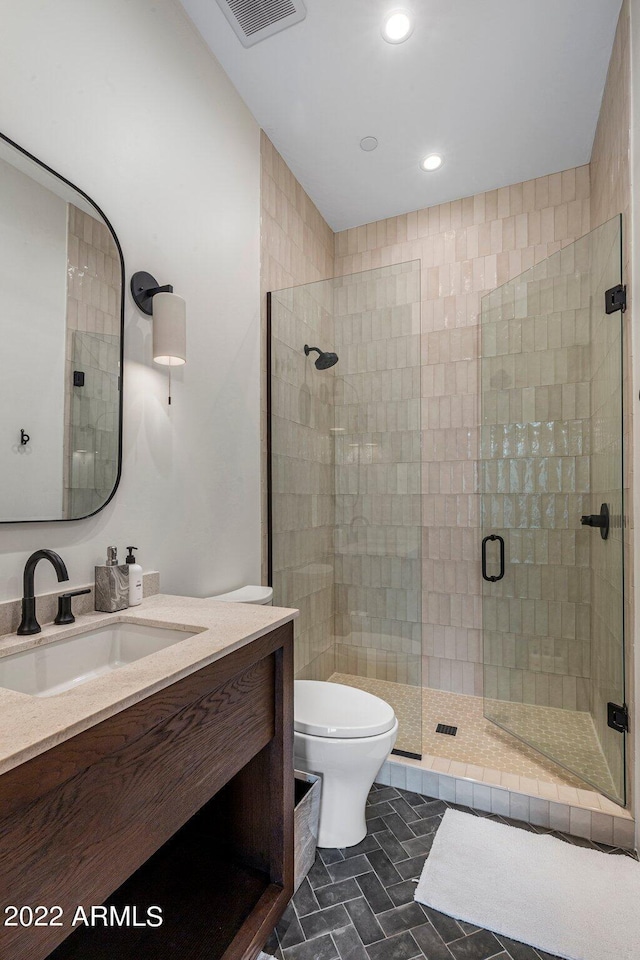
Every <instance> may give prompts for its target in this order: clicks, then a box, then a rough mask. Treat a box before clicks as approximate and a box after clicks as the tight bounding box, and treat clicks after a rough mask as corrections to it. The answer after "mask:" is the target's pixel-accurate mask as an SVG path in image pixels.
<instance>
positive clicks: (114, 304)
mask: <svg viewBox="0 0 640 960" xmlns="http://www.w3.org/2000/svg"><path fill="white" fill-rule="evenodd" d="M120 284H121V270H120V258H119V255H118V250H117V247H116V244H115V242H114V239H113V237H112V235H111V231H110V230H109V229H108V228H107V227H106V226H105V224H104V223H101V222H100V221H99V220H96V218H95V217H92V216H90V214H88V213H86V212H85V211H83V210H80V209H79V208H78V207H76V206H74V204H72V203H70V204H68V212H67V335H66V354H65V357H66V359H65V369H66V377H65V423H68V424H70V429H69V430H65V450H64V465H63V476H64V486H63V498H64V502H63V516H64V517H71V518H73V517H83V516H87V515H88V514H90V513H93V512H94V511H95V510H97V509H98V508H99V507H100V506H101V505H102V504H103V503H104V501H105V500H106V498H107V497H108V496H109V494H110V492H111V490H112V489H113V485H114V483H115V481H116V476H117V473H118V441H119V435H118V430H119V422H118V416H119V409H120V396H119V385H118V377H117V375H116V374H114V373H113V371H114V370H117V369H118V363H119V359H120ZM73 370H82V371H83V372H84V374H85V385H84V387H74V386H73V376H72V372H73ZM87 424H92V425H93V426H87Z"/></svg>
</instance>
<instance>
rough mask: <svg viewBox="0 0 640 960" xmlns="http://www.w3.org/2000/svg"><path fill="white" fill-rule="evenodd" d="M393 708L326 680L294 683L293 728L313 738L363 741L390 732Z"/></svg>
mask: <svg viewBox="0 0 640 960" xmlns="http://www.w3.org/2000/svg"><path fill="white" fill-rule="evenodd" d="M395 722H396V717H395V714H394V712H393V709H392V707H390V706H389V704H388V703H385V701H384V700H381V699H380V697H375V696H374V695H373V694H372V693H366V691H364V690H358V689H357V688H356V687H348V686H346V685H345V684H343V683H328V682H326V681H323V680H295V681H294V729H295V730H296V731H297V732H298V733H304V734H307V735H308V736H313V737H330V738H332V739H340V740H342V739H344V740H347V739H349V740H353V739H363V738H365V737H376V736H378V735H379V734H383V733H388V731H389V730H391V729H392V728H393V726H394V724H395Z"/></svg>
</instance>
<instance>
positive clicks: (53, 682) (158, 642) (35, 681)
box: [0, 623, 194, 697]
mask: <svg viewBox="0 0 640 960" xmlns="http://www.w3.org/2000/svg"><path fill="white" fill-rule="evenodd" d="M193 636H194V634H193V633H186V632H185V631H184V630H170V629H167V628H165V627H152V626H143V625H141V624H138V623H113V624H109V625H107V626H104V627H97V628H96V629H95V630H88V631H87V632H86V633H79V634H76V636H74V637H67V638H66V639H65V640H56V641H54V642H52V643H47V644H45V645H44V646H42V647H34V648H32V649H31V650H24V651H23V652H22V653H14V654H11V656H8V657H0V687H8V688H9V689H10V690H17V691H19V692H20V693H28V694H29V695H30V696H32V697H54V696H55V695H56V694H58V693H64V692H65V690H71V688H72V687H77V686H78V685H79V684H81V683H86V682H87V681H88V680H94V679H95V678H96V677H100V676H102V675H103V674H105V673H110V672H111V671H112V670H117V669H118V667H124V666H125V665H126V664H127V663H133V661H134V660H141V659H142V658H143V657H148V656H149V654H151V653H157V651H158V650H164V649H165V647H170V646H172V645H173V644H174V643H179V642H180V640H186V639H187V637H193Z"/></svg>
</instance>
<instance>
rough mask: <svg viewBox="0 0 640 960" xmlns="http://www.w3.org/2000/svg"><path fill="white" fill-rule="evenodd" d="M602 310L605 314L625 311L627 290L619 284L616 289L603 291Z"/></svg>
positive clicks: (611, 288)
mask: <svg viewBox="0 0 640 960" xmlns="http://www.w3.org/2000/svg"><path fill="white" fill-rule="evenodd" d="M604 309H605V310H606V312H607V313H616V311H617V310H622V312H623V313H624V311H625V310H626V309H627V288H626V287H623V285H622V284H621V283H619V284H618V286H617V287H610V288H609V289H608V290H606V291H605V295H604Z"/></svg>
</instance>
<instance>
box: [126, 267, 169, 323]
mask: <svg viewBox="0 0 640 960" xmlns="http://www.w3.org/2000/svg"><path fill="white" fill-rule="evenodd" d="M156 293H173V287H172V286H171V284H170V283H165V285H164V287H160V286H158V281H157V280H156V278H155V277H154V276H153V275H152V274H150V273H147V272H146V270H138V272H137V273H134V275H133V276H132V277H131V296H132V297H133V299H134V300H135V302H136V306H137V307H138V309H139V310H142V312H143V313H146V315H147V316H148V317H151V316H153V298H154V297H155V295H156Z"/></svg>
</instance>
